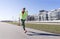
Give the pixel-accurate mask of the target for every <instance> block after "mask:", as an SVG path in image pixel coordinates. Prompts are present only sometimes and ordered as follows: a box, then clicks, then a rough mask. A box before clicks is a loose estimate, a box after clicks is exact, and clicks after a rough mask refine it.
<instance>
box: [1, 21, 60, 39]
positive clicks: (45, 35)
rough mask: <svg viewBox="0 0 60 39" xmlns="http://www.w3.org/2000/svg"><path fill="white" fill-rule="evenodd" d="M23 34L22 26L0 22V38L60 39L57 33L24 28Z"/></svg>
mask: <svg viewBox="0 0 60 39" xmlns="http://www.w3.org/2000/svg"><path fill="white" fill-rule="evenodd" d="M26 29H27V31H28V32H27V33H26V34H25V33H24V31H23V29H22V26H17V25H12V24H8V23H3V22H0V39H60V35H59V34H53V33H49V32H44V31H39V30H35V29H30V28H26Z"/></svg>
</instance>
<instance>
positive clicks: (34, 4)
mask: <svg viewBox="0 0 60 39" xmlns="http://www.w3.org/2000/svg"><path fill="white" fill-rule="evenodd" d="M23 7H25V8H26V10H28V14H38V13H39V10H43V9H44V10H48V11H49V10H52V9H57V8H60V0H0V20H16V19H18V16H19V12H20V11H21V10H22V8H23Z"/></svg>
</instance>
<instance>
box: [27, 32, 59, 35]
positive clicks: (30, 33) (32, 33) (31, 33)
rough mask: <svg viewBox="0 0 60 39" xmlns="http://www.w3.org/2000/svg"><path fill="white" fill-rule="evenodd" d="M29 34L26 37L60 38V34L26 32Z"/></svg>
mask: <svg viewBox="0 0 60 39" xmlns="http://www.w3.org/2000/svg"><path fill="white" fill-rule="evenodd" d="M28 32H29V34H27V35H29V36H41V35H42V36H60V34H48V33H37V32H32V31H28Z"/></svg>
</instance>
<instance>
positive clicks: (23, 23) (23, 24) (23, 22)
mask: <svg viewBox="0 0 60 39" xmlns="http://www.w3.org/2000/svg"><path fill="white" fill-rule="evenodd" d="M21 21H22V26H23V29H24V30H25V20H23V19H21Z"/></svg>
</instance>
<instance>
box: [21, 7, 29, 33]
mask: <svg viewBox="0 0 60 39" xmlns="http://www.w3.org/2000/svg"><path fill="white" fill-rule="evenodd" d="M27 16H28V13H27V11H26V8H23V9H22V11H21V13H20V19H21V22H22V26H23V30H24V32H25V33H26V32H27V30H26V29H25V20H26V18H27Z"/></svg>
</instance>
